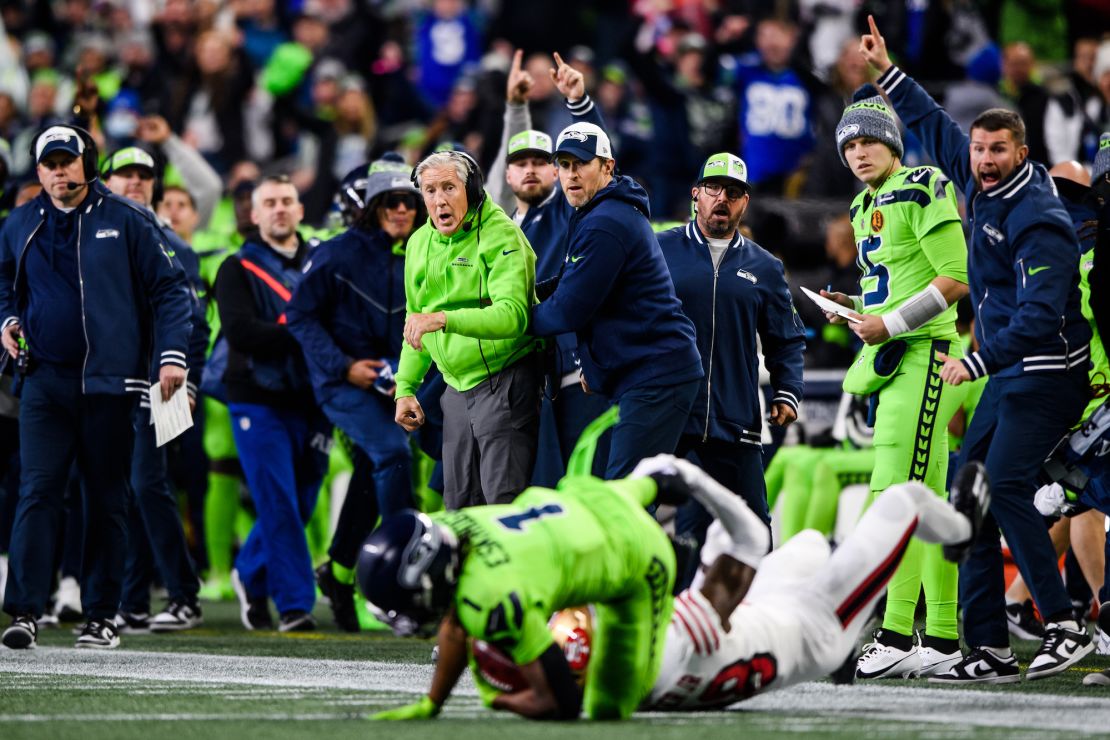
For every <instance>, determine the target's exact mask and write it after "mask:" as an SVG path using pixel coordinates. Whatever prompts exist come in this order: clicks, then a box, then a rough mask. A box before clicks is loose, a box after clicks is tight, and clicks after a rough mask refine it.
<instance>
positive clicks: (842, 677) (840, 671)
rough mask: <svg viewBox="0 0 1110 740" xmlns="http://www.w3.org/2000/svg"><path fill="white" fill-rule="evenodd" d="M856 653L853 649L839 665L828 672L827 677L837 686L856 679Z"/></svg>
mask: <svg viewBox="0 0 1110 740" xmlns="http://www.w3.org/2000/svg"><path fill="white" fill-rule="evenodd" d="M856 662H857V659H856V653H855V651H854V650H853V651H852V652H851V653H849V654H848V657H847V658H845V659H844V662H843V663H841V664H840V667H839V668H837V669H836V670H835V671H833V672H832V673H830V674H829V679H830V680H832V682H833V683H834V684H836V685H837V686H845V685H850V684H853V683H855V681H856Z"/></svg>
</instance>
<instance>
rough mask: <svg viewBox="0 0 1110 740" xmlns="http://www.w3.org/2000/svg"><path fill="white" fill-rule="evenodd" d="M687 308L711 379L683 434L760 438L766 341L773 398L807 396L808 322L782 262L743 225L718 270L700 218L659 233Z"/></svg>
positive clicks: (791, 401) (794, 403)
mask: <svg viewBox="0 0 1110 740" xmlns="http://www.w3.org/2000/svg"><path fill="white" fill-rule="evenodd" d="M659 247H660V248H661V249H662V250H663V256H664V257H665V258H666V259H667V265H668V266H669V267H670V269H671V279H672V280H673V281H674V288H675V292H676V293H677V294H678V299H679V300H680V301H682V312H683V313H685V314H686V315H687V316H689V317H690V320H691V321H693V322H694V328H695V329H696V330H697V342H698V352H700V353H701V362H702V367H703V368H704V369H705V383H704V384H703V385H702V387H701V389H700V390H699V391H698V397H697V400H695V401H694V408H693V411H691V413H690V420H689V421H688V422H687V423H686V429H685V430H684V432H683V433H684V434H696V435H698V436H699V437H701V438H702V440H705V439H708V438H709V437H713V438H714V439H723V440H725V441H728V442H741V443H744V444H749V445H758V444H759V440H760V433H761V431H762V427H763V419H762V417H761V414H760V408H759V393H760V390H759V356H758V355H757V354H756V351H755V347H756V337H757V336H758V337H759V339H760V341H761V342H762V346H763V355H764V358H765V362H766V365H767V372H769V373H770V374H771V387H772V388H773V389H774V391H775V395H774V399H773V401H772V402H773V403H775V402H781V403H785V404H787V405H789V406H790V407H791V408H793V409H794V412H795V413H797V412H798V402H799V401H800V400H801V398H802V390H803V388H804V385H803V383H802V369H803V364H804V360H803V358H802V353H803V352H804V351H805V328H804V327H803V326H802V322H801V319H799V318H798V313H797V311H795V310H794V303H793V301H792V300H791V299H790V290H789V289H788V288H787V286H786V275H785V274H784V273H783V269H782V262H780V261H779V260H778V259H776V258H775V257H773V256H772V255H771V254H770V253H769V252H767V251H766V250H765V249H763V247H761V246H759V245H758V244H756V243H755V242H753V241H751V240H749V239H745V238H744V237H743V236H741V235H740V233H739V232H737V233H736V234H735V235H734V236H733V238H732V242H731V243H730V244H729V245H728V249H727V250H726V251H725V253H724V255H723V256H722V257H721V262H720V264H719V265H718V266H717V268H716V269H714V268H713V257H712V254H711V253H710V251H709V245H708V244H707V243H706V240H705V235H704V234H702V233H701V231H700V230H699V229H698V225H697V223H696V222H691V223H688V224H686V225H685V226H677V227H675V228H673V229H669V230H667V231H664V232H663V233H661V234H659Z"/></svg>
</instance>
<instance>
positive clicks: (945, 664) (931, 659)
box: [915, 646, 964, 678]
mask: <svg viewBox="0 0 1110 740" xmlns="http://www.w3.org/2000/svg"><path fill="white" fill-rule="evenodd" d="M917 654H918V656H920V658H921V668H920V669H919V670H918V671H917V673H916V674H915V677H917V678H928V677H929V676H935V675H937V674H938V673H944V672H946V671H949V670H951V669H952V668H955V667H956V665H957V664H958V663H959V662H960V661H962V660H963V659H964V655H963V653H961V652H960V651H959V650H957V651H956V652H954V653H942V652H941V651H939V650H937V649H936V648H931V647H925V646H921V647H919V648H918V649H917Z"/></svg>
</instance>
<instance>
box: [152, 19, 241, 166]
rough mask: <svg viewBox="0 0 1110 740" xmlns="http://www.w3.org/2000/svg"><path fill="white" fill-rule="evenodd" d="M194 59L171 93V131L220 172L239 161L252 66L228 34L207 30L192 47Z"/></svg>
mask: <svg viewBox="0 0 1110 740" xmlns="http://www.w3.org/2000/svg"><path fill="white" fill-rule="evenodd" d="M194 50H195V54H196V59H195V61H194V63H193V65H192V68H191V69H190V71H189V74H188V75H187V77H186V78H185V79H184V80H183V81H182V83H181V85H180V86H179V87H178V89H177V90H176V91H175V94H174V102H173V107H172V110H171V113H170V115H169V116H168V118H169V120H170V122H171V125H173V127H174V130H176V131H181V132H183V133H182V136H181V138H182V139H184V140H185V142H186V143H187V144H189V145H190V146H192V147H193V148H195V149H196V150H197V151H199V152H200V153H201V154H202V155H204V157H205V159H207V160H208V161H209V162H211V163H212V165H213V166H214V167H215V168H216V169H217V170H220V171H226V169H227V168H228V167H229V166H230V165H231V163H232V162H235V161H237V160H240V159H243V157H244V156H245V153H246V145H245V143H244V140H243V101H244V100H245V99H246V98H247V92H248V91H249V90H250V88H251V83H252V80H251V70H250V66H249V65H248V64H247V62H246V58H245V57H244V56H243V55H242V53H241V52H239V51H237V50H235V49H233V48H232V45H231V42H230V40H229V39H228V37H227V36H226V35H225V34H223V33H220V32H218V31H206V32H204V33H202V34H201V35H200V36H199V37H197V40H196V43H195V45H194Z"/></svg>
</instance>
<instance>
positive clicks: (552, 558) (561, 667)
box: [357, 466, 688, 719]
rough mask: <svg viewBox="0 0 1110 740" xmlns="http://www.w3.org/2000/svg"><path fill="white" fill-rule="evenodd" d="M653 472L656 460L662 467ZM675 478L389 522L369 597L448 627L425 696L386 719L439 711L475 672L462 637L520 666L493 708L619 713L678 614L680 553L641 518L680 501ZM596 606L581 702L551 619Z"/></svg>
mask: <svg viewBox="0 0 1110 740" xmlns="http://www.w3.org/2000/svg"><path fill="white" fill-rule="evenodd" d="M657 467H658V466H657ZM687 490H688V489H687V487H686V484H685V483H684V482H683V479H682V477H681V476H680V475H679V474H678V472H677V470H676V471H673V472H667V471H659V470H653V471H652V472H651V474H650V475H639V474H637V472H635V471H634V472H633V474H632V475H631V476H629V477H627V478H624V479H621V480H615V481H602V480H600V479H598V478H594V477H591V476H572V477H567V478H564V479H563V480H562V481H560V483H559V486H558V488H557V489H554V490H553V489H549V488H539V487H532V488H528V489H526V490H524V491H523V492H522V493H521V494H520V495H519V496H518V497H517V498H516V500H514V501H513V503H511V504H504V505H495V506H479V507H470V508H463V509H458V510H456V511H445V512H438V513H435V514H431V515H425V514H420V513H417V512H415V511H411V510H410V511H407V512H402V513H401V514H398V515H396V516H393V517H390V518H388V519H386V520H384V521H383V522H382V524H381V526H380V527H379V528H378V529H377V530H375V532H374V533H373V534H371V535H370V537H369V538H368V539H367V540H366V543H365V544H364V545H363V549H362V553H361V554H360V556H359V562H358V567H357V572H358V581H359V585H360V586H361V588H362V591H363V594H364V595H365V596H366V598H367V599H368V600H369V601H370V602H371V603H372V604H374V606H375V607H377V608H378V609H379V610H380V611H382V612H384V613H385V614H386V615H387V616H389V617H390V618H391V619H396V618H397V617H405V618H407V619H409V620H412V621H413V622H415V623H416V624H417V625H421V626H424V627H429V626H433V625H435V624H436V623H437V622H438V623H439V631H438V634H437V646H438V648H439V657H438V660H437V662H436V667H435V674H434V676H433V678H432V685H431V688H430V690H429V692H428V694H427V695H426V696H425V697H423V698H422V699H421V700H420V701H419V702H416V703H415V704H411V705H408V706H404V707H400V708H398V709H393V710H389V711H387V712H382V713H380V714H379V715H376V718H377V719H424V718H430V717H433V716H435V715H436V714H438V712H439V710H440V708H441V707H442V705H443V703H444V702H445V701H446V700H447V697H448V695H449V694H450V693H451V690H452V689H453V688H454V686H455V683H456V682H457V681H458V679H459V676H460V675H461V674H462V672H463V670H464V668H465V667H466V664H467V637H468V636H469V637H472V638H474V639H476V640H483V641H484V642H486V643H489V644H491V645H494V646H496V647H497V648H498V649H500V650H501V651H502V652H503V653H505V654H506V655H507V657H508V658H509V659H511V660H512V662H513V663H515V664H516V665H518V666H520V669H521V672H522V673H523V674H524V676H525V677H526V679H527V681H528V685H529V687H530V689H529V690H525V691H520V692H516V693H512V694H504V695H502V696H499V697H498V698H497V699H496V700H495V702H494V706H495V707H496V708H498V709H507V710H510V711H513V712H515V713H517V714H521V715H523V716H526V717H534V718H558V719H573V718H576V717H578V715H579V712H580V711H581V709H583V708H584V709H585V712H586V716H587V717H589V718H591V719H623V718H626V717H628V716H629V715H631V713H632V712H633V711H634V710H635V709H636V707H637V706H638V705H639V704H640V702H641V701H642V700H643V699H644V698H645V697H646V696H647V695H648V693H649V692H650V690H651V687H652V685H653V683H654V681H655V678H656V676H657V675H658V673H659V666H660V661H661V660H662V657H663V637H664V634H665V632H666V629H667V624H668V623H669V621H670V617H671V605H672V597H671V592H672V588H673V586H674V578H675V558H674V550H673V549H672V547H671V544H670V541H669V540H668V539H667V536H666V534H665V533H664V532H663V530H662V528H660V527H659V525H658V524H657V523H656V522H655V520H654V519H653V518H652V516H651V515H650V514H649V513H648V512H647V511H646V510H645V508H644V507H645V506H648V505H649V504H651V503H652V502H653V501H655V500H656V499H657V498H658V500H659V503H679V502H681V501H684V500H685V498H686V496H685V494H686V492H687ZM586 603H592V604H594V605H595V609H596V619H595V629H596V633H595V637H594V646H593V654H592V657H591V659H590V667H589V679H590V680H589V681H588V682H587V688H586V690H585V693H584V694H583V693H582V692H581V691H580V689H579V688H578V685H577V683H576V682H575V679H574V677H573V676H572V675H571V673H570V669H569V668H568V666H567V662H566V659H565V658H564V657H563V653H562V650H561V649H560V648H559V646H558V645H556V644H555V642H554V640H553V639H552V636H551V632H550V630H548V628H547V621H548V618H549V617H550V616H551V615H552V614H553V613H554V612H556V611H558V610H560V609H563V608H565V607H569V606H573V605H575V604H586Z"/></svg>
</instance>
